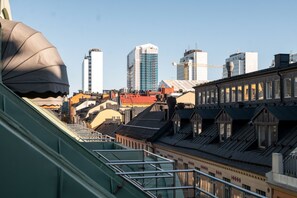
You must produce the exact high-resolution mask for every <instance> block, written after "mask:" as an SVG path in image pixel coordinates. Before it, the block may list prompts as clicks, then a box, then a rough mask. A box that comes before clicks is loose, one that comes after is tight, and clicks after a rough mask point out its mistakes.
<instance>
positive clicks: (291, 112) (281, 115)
mask: <svg viewBox="0 0 297 198" xmlns="http://www.w3.org/2000/svg"><path fill="white" fill-rule="evenodd" d="M266 108H267V110H268V111H269V112H271V113H272V114H273V115H274V116H275V117H276V118H277V119H278V120H280V121H295V120H297V106H268V107H266Z"/></svg>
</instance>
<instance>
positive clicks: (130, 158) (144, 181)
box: [93, 149, 265, 198]
mask: <svg viewBox="0 0 297 198" xmlns="http://www.w3.org/2000/svg"><path fill="white" fill-rule="evenodd" d="M93 151H94V152H96V153H97V154H98V155H99V156H100V157H101V158H102V159H104V160H105V161H106V164H107V165H109V166H111V167H112V168H113V169H114V171H115V172H116V174H117V175H121V176H122V177H123V178H125V179H126V180H128V181H130V182H131V183H133V184H134V185H136V186H137V187H138V188H140V189H141V190H143V191H146V192H147V193H148V194H150V195H151V196H152V197H168V198H177V197H178V198H179V197H256V198H264V197H265V196H262V195H259V194H257V193H255V192H252V191H250V190H247V189H244V188H242V187H239V186H237V185H235V184H232V183H230V182H228V181H224V180H222V179H219V178H216V177H213V176H211V175H209V174H206V173H204V172H201V171H198V170H196V169H184V170H175V169H174V161H173V160H170V159H167V158H164V157H161V156H159V155H156V154H154V153H151V152H149V151H146V150H136V149H119V150H113V149H111V150H104V149H102V150H93Z"/></svg>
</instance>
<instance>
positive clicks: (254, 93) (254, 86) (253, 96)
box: [251, 83, 256, 100]
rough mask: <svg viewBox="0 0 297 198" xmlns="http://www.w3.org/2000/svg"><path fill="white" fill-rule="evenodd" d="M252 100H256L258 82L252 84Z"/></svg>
mask: <svg viewBox="0 0 297 198" xmlns="http://www.w3.org/2000/svg"><path fill="white" fill-rule="evenodd" d="M251 100H256V84H255V83H253V84H251Z"/></svg>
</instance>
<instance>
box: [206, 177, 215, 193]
mask: <svg viewBox="0 0 297 198" xmlns="http://www.w3.org/2000/svg"><path fill="white" fill-rule="evenodd" d="M208 174H209V175H210V176H213V177H215V176H216V175H215V174H214V173H212V172H209V173H208ZM207 192H210V193H211V194H213V195H215V192H216V184H215V180H213V179H211V178H209V186H208V189H207Z"/></svg>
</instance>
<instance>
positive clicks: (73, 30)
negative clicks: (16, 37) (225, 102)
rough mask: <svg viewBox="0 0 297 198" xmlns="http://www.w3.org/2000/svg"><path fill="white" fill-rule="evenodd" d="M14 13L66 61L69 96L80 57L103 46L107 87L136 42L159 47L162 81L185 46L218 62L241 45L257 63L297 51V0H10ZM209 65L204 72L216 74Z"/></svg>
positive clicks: (116, 82) (120, 81) (118, 81)
mask: <svg viewBox="0 0 297 198" xmlns="http://www.w3.org/2000/svg"><path fill="white" fill-rule="evenodd" d="M10 6H11V11H12V16H13V20H16V21H22V22H23V23H25V24H26V25H29V26H31V27H32V28H34V29H36V30H38V31H40V32H42V33H43V34H44V35H45V36H46V38H47V39H48V40H49V41H50V42H51V43H52V44H54V45H55V46H56V47H57V49H58V51H59V53H60V55H61V57H62V59H63V61H64V62H65V64H66V66H67V71H68V78H69V82H70V95H72V93H73V92H74V91H77V90H79V89H81V63H82V60H83V57H84V55H85V54H87V53H88V50H89V49H91V48H100V49H102V50H103V53H104V89H119V88H122V87H126V62H127V61H126V57H127V54H128V53H129V52H130V51H131V50H132V49H133V48H134V47H135V46H137V45H141V44H145V43H148V42H150V43H152V44H155V45H157V46H158V47H159V81H160V80H165V79H176V68H174V67H173V66H172V65H171V63H172V62H173V61H178V60H179V59H180V58H181V57H182V55H183V52H184V51H185V49H189V48H190V49H192V48H195V47H196V46H197V48H198V49H201V50H203V51H207V52H208V63H209V64H210V65H222V64H224V61H225V58H227V57H228V56H229V55H230V54H232V53H235V52H238V51H256V52H258V54H259V69H264V68H267V67H268V66H269V65H270V64H271V61H272V59H273V56H274V54H277V53H297V25H296V19H297V12H296V8H297V1H295V0H282V1H279V0H261V1H260V0H248V1H243V0H242V1H236V0H224V1H222V0H221V1H220V0H204V1H202V0H179V1H178V0H150V1H145V0H84V1H82V0H80V1H79V0H50V1H36V0H25V1H24V0H10ZM221 74H222V70H221V69H209V79H210V80H214V79H218V78H220V77H221Z"/></svg>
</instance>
